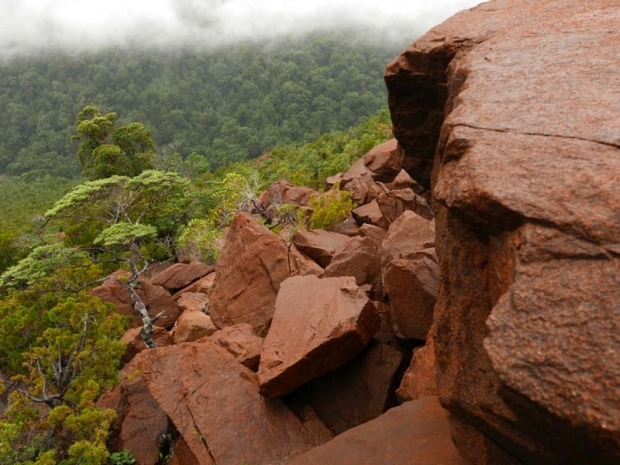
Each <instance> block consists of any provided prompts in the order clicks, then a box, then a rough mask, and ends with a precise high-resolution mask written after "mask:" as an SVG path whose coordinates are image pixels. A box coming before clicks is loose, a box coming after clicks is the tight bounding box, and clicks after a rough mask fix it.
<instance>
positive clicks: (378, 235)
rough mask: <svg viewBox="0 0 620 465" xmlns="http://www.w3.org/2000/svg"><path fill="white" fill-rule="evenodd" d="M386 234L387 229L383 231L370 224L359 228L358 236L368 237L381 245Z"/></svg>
mask: <svg viewBox="0 0 620 465" xmlns="http://www.w3.org/2000/svg"><path fill="white" fill-rule="evenodd" d="M386 234H387V229H383V228H380V227H378V226H374V225H372V224H366V223H364V224H363V225H361V226H360V236H362V237H369V238H371V239H373V240H374V241H375V242H376V243H377V244H381V243H382V242H383V239H384V238H385V235H386Z"/></svg>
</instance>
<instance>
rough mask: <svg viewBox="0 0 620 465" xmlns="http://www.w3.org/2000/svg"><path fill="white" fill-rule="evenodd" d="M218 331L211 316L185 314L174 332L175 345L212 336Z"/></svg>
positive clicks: (194, 313)
mask: <svg viewBox="0 0 620 465" xmlns="http://www.w3.org/2000/svg"><path fill="white" fill-rule="evenodd" d="M216 331H217V328H216V327H215V325H214V324H213V321H211V317H210V316H209V315H206V314H204V313H202V312H183V313H181V316H180V317H179V319H178V320H177V323H176V325H175V326H174V328H173V330H172V338H173V339H174V343H175V344H181V343H182V342H192V341H197V340H198V339H200V338H202V337H204V336H211V335H212V334H213V333H215V332H216Z"/></svg>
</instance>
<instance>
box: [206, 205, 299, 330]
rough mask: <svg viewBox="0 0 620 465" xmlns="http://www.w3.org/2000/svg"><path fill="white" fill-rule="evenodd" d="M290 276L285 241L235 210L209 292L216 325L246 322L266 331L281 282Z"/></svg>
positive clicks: (219, 326)
mask: <svg viewBox="0 0 620 465" xmlns="http://www.w3.org/2000/svg"><path fill="white" fill-rule="evenodd" d="M289 276H290V270H289V259H288V249H287V247H286V245H285V244H284V242H283V241H282V240H281V239H280V238H279V237H278V236H277V235H275V234H274V233H272V232H271V231H269V230H268V229H267V228H265V227H264V226H262V225H260V224H258V223H257V222H256V220H255V219H254V218H252V217H251V216H250V215H248V214H246V213H238V214H237V215H236V216H235V218H234V220H233V222H232V225H231V227H230V231H229V232H228V234H227V235H226V241H225V243H224V247H223V248H222V252H221V256H220V259H219V260H218V262H217V271H216V278H215V283H214V285H213V289H212V290H211V293H210V309H211V318H212V319H213V322H214V323H215V325H216V326H217V327H218V328H224V327H226V326H232V325H235V324H238V323H249V324H251V325H252V327H253V328H254V329H255V330H256V331H258V332H259V333H264V332H266V331H267V328H268V326H269V323H270V321H271V318H272V316H273V309H274V303H275V300H276V295H277V294H278V290H279V289H280V284H281V283H282V281H284V280H285V279H286V278H288V277H289Z"/></svg>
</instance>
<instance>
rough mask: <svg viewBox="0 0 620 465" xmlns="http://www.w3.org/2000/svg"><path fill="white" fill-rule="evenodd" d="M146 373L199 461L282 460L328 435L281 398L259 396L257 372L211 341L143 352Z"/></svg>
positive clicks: (223, 464)
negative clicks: (307, 423)
mask: <svg viewBox="0 0 620 465" xmlns="http://www.w3.org/2000/svg"><path fill="white" fill-rule="evenodd" d="M140 357H141V360H140V362H141V363H140V368H141V370H142V377H143V379H144V380H145V382H146V385H147V386H148V389H149V391H150V393H151V394H152V396H153V397H154V398H155V399H156V400H157V402H158V404H159V405H160V406H161V408H162V409H163V410H164V411H165V412H166V414H167V415H168V416H169V417H170V419H171V420H172V421H173V422H174V425H175V426H176V428H177V430H178V431H179V433H180V434H181V435H182V437H183V438H184V440H185V442H186V443H187V445H188V447H189V449H190V450H191V452H192V454H193V455H194V457H195V458H196V459H197V461H198V463H199V464H212V463H216V464H218V465H239V464H242V463H244V462H245V463H252V464H264V465H271V464H282V463H285V462H286V460H287V459H288V458H290V457H291V456H293V455H295V454H299V453H301V452H304V451H306V450H308V449H310V448H312V447H314V446H316V445H319V444H322V443H324V442H325V441H327V440H329V439H330V436H329V433H327V431H326V430H325V429H323V430H321V432H320V434H317V433H316V432H315V431H313V430H311V429H309V428H306V427H305V426H304V424H303V423H302V422H301V420H300V419H299V418H297V417H296V416H295V415H294V414H293V413H292V412H291V411H290V410H289V409H288V408H287V407H286V406H285V405H284V404H283V403H282V402H281V401H280V400H278V399H267V398H264V397H261V396H260V395H259V394H258V390H257V385H256V375H255V374H254V373H253V372H251V371H250V370H248V369H247V368H245V367H244V366H242V365H241V364H239V363H237V362H236V361H235V359H234V358H233V356H232V355H230V354H229V353H227V352H226V351H224V350H223V349H221V348H219V347H216V346H215V345H213V344H211V343H209V342H201V343H187V344H181V345H175V346H170V347H165V348H162V349H152V350H149V351H146V352H143V353H142V354H141V355H140Z"/></svg>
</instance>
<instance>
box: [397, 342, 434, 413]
mask: <svg viewBox="0 0 620 465" xmlns="http://www.w3.org/2000/svg"><path fill="white" fill-rule="evenodd" d="M437 394H438V392H437V380H436V373H435V344H434V343H433V332H432V330H431V331H430V332H429V335H428V337H427V338H426V344H425V345H424V346H422V347H418V348H417V349H415V350H414V351H413V357H412V358H411V364H410V365H409V368H407V371H405V374H404V376H403V379H402V381H401V383H400V386H399V388H398V389H397V390H396V396H397V397H398V400H399V401H400V402H406V401H408V400H415V399H419V398H420V397H426V396H436V395H437Z"/></svg>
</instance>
